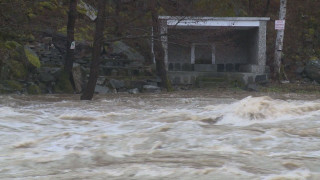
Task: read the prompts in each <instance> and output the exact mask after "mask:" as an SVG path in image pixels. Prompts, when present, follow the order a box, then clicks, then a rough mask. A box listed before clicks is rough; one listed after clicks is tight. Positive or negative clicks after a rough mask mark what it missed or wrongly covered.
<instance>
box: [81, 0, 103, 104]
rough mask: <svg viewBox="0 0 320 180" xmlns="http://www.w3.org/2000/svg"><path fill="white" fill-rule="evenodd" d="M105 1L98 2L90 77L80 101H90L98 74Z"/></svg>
mask: <svg viewBox="0 0 320 180" xmlns="http://www.w3.org/2000/svg"><path fill="white" fill-rule="evenodd" d="M106 3H107V1H106V0H99V1H98V16H97V19H96V30H95V36H94V42H93V49H92V62H91V67H90V77H89V81H88V84H87V87H86V89H85V91H84V93H83V94H82V96H81V100H92V98H93V94H94V89H95V86H96V83H97V79H98V74H99V63H100V53H101V46H102V43H103V31H104V25H105V21H106Z"/></svg>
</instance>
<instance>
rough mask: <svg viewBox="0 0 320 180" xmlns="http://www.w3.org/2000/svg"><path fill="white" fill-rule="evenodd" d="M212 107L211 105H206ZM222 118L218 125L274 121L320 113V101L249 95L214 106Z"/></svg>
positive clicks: (216, 112)
mask: <svg viewBox="0 0 320 180" xmlns="http://www.w3.org/2000/svg"><path fill="white" fill-rule="evenodd" d="M206 108H207V109H210V107H206ZM212 112H213V113H214V115H215V116H213V117H219V116H221V117H222V119H221V120H220V121H218V122H217V124H218V125H223V124H229V125H236V126H247V125H251V124H255V123H274V122H279V121H284V120H291V119H296V118H308V117H312V116H314V115H320V102H318V101H314V102H305V101H284V100H275V99H272V98H270V97H267V96H264V97H251V96H249V97H247V98H244V99H242V100H240V101H237V102H235V103H232V104H230V105H225V106H224V107H221V106H220V107H219V109H217V107H214V108H212Z"/></svg>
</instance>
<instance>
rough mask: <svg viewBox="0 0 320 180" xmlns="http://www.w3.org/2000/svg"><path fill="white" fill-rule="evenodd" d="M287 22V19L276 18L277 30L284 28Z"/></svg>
mask: <svg viewBox="0 0 320 180" xmlns="http://www.w3.org/2000/svg"><path fill="white" fill-rule="evenodd" d="M285 24H286V20H276V21H275V29H276V30H284V26H285Z"/></svg>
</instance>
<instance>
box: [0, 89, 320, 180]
mask: <svg viewBox="0 0 320 180" xmlns="http://www.w3.org/2000/svg"><path fill="white" fill-rule="evenodd" d="M77 99H78V97H67V96H0V179H13V178H17V179H110V180H113V179H119V180H120V179H124V180H126V179H137V180H143V179H183V180H185V179H186V180H194V179H198V180H199V179H210V180H212V179H217V180H221V179H246V180H247V179H264V180H280V179H285V180H287V179H289V180H291V179H292V180H293V179H294V180H296V179H299V180H300V179H311V180H319V179H320V101H319V100H314V101H302V100H277V99H271V98H270V97H247V98H244V99H242V100H236V99H232V98H212V97H207V98H206V97H201V98H194V97H183V98H182V97H177V96H174V95H172V96H170V95H169V96H162V95H149V96H129V95H123V96H119V97H116V96H113V97H98V98H97V99H96V100H95V101H92V102H88V101H78V100H77Z"/></svg>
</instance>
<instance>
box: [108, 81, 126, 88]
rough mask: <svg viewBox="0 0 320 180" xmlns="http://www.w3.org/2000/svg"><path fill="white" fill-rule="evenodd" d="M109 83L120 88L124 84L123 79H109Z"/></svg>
mask: <svg viewBox="0 0 320 180" xmlns="http://www.w3.org/2000/svg"><path fill="white" fill-rule="evenodd" d="M109 83H110V85H111V87H112V88H113V89H120V88H123V87H124V86H125V83H124V81H121V80H116V79H111V80H110V81H109Z"/></svg>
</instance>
